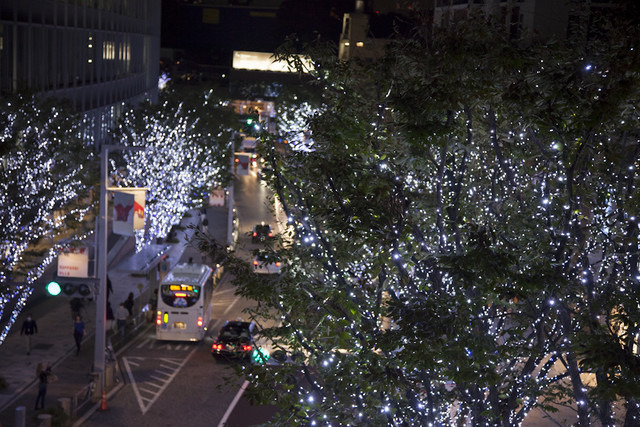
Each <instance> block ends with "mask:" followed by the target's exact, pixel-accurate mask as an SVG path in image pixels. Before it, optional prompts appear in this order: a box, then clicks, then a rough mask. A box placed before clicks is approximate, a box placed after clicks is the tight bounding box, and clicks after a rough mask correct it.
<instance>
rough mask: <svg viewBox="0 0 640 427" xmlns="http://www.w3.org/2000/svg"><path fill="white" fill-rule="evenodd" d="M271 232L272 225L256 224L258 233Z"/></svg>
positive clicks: (266, 233)
mask: <svg viewBox="0 0 640 427" xmlns="http://www.w3.org/2000/svg"><path fill="white" fill-rule="evenodd" d="M270 232H271V227H270V226H268V225H256V233H257V234H258V235H265V236H268V235H269V233H270Z"/></svg>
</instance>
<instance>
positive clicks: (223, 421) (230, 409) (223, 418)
mask: <svg viewBox="0 0 640 427" xmlns="http://www.w3.org/2000/svg"><path fill="white" fill-rule="evenodd" d="M248 385H249V381H245V382H244V383H242V387H240V390H238V392H237V393H236V395H235V397H234V398H233V400H232V401H231V405H229V407H228V408H227V412H225V413H224V415H223V416H222V419H221V420H220V423H219V424H218V427H224V423H226V422H227V419H228V418H229V415H231V412H232V411H233V408H235V407H236V405H237V404H238V401H239V400H240V397H241V396H242V393H244V391H245V389H246V388H247V386H248Z"/></svg>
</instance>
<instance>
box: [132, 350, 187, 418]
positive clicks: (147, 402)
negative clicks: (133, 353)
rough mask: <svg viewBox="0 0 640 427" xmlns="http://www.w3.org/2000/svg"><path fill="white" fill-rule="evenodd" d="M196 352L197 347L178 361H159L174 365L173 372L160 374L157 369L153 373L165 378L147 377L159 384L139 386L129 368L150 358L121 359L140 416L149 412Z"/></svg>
mask: <svg viewBox="0 0 640 427" xmlns="http://www.w3.org/2000/svg"><path fill="white" fill-rule="evenodd" d="M196 350H197V347H195V348H194V349H193V350H192V351H191V352H190V353H189V354H188V355H187V356H186V357H185V358H184V359H178V360H175V359H174V360H172V359H167V358H162V359H160V360H161V361H162V362H169V363H173V364H175V365H176V367H175V368H174V369H173V371H172V372H171V373H170V374H167V373H165V372H162V371H160V370H158V369H156V370H155V371H154V372H155V373H158V374H162V375H167V378H158V377H156V376H153V375H149V377H151V378H153V379H155V380H156V381H158V382H159V383H160V384H154V383H153V382H150V381H149V382H145V383H143V384H140V386H138V383H137V382H136V379H135V377H134V376H133V372H132V370H131V366H138V365H139V364H140V362H142V361H143V360H149V359H151V358H143V357H123V358H122V362H123V363H124V366H125V368H126V370H127V374H128V375H129V380H130V381H131V385H132V386H133V392H134V394H135V395H136V399H137V400H138V405H139V406H140V410H141V411H142V415H144V414H145V413H146V412H147V411H148V410H149V408H150V407H151V405H153V404H154V403H155V401H156V400H157V399H158V398H159V397H160V395H161V394H162V393H163V392H164V390H165V389H166V388H167V386H168V385H169V384H170V383H171V381H173V379H174V378H175V377H176V375H177V374H178V372H180V369H182V367H183V366H184V365H185V364H186V363H187V362H188V361H189V359H190V358H191V356H193V355H194V354H195V352H196ZM130 359H132V360H130ZM143 385H144V386H147V385H153V386H154V387H156V388H158V390H156V391H152V390H149V389H147V388H143ZM142 393H145V394H150V395H151V397H147V396H143V395H142Z"/></svg>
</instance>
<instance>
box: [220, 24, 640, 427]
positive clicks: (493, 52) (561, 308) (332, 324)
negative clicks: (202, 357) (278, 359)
mask: <svg viewBox="0 0 640 427" xmlns="http://www.w3.org/2000/svg"><path fill="white" fill-rule="evenodd" d="M610 28H614V29H615V30H609V31H608V32H605V31H602V32H601V33H599V34H597V36H598V37H595V36H593V37H592V38H590V39H588V40H587V41H584V40H582V41H581V42H580V43H574V42H575V40H569V41H568V42H567V43H564V44H563V43H546V44H543V43H530V44H527V45H526V46H518V45H516V44H514V43H512V42H510V41H508V40H505V39H503V37H502V34H503V31H501V30H495V29H494V28H492V27H491V26H490V25H488V24H487V23H486V22H485V21H470V22H468V23H465V24H460V25H458V26H456V27H455V30H437V31H435V32H434V33H431V32H426V30H424V29H423V27H422V26H419V25H418V26H416V28H415V32H414V35H413V37H411V38H408V39H403V38H399V39H398V40H397V41H395V42H393V44H392V45H391V47H390V49H389V55H387V56H386V57H385V58H383V59H382V60H380V61H379V62H377V63H371V64H359V65H358V64H355V63H354V64H351V66H350V67H345V66H344V65H343V64H340V63H338V62H337V61H336V60H332V59H331V57H327V56H321V57H319V56H318V55H317V54H316V53H315V52H313V51H311V52H310V54H311V55H312V57H313V58H314V59H315V60H316V64H318V67H317V68H316V71H315V73H316V74H315V77H316V80H315V82H316V83H317V84H318V86H319V87H320V88H321V89H323V91H324V105H323V108H322V109H321V110H319V112H318V113H317V114H315V115H314V116H313V117H312V118H311V119H310V121H309V129H310V131H311V135H312V137H313V141H314V145H313V147H314V151H312V152H308V153H300V152H295V151H290V152H287V153H285V154H280V153H279V152H278V151H277V150H267V152H265V153H264V155H265V156H266V158H267V160H268V162H270V164H271V166H272V170H273V171H274V172H273V176H272V178H271V180H270V183H271V185H272V186H273V188H274V190H275V191H276V193H277V195H278V198H279V199H280V202H281V203H282V206H283V208H284V210H285V212H286V215H287V216H288V218H289V223H290V225H291V227H290V230H289V232H291V233H292V236H293V239H294V242H295V243H294V244H292V245H286V244H285V242H286V241H287V239H283V242H282V247H281V248H279V247H278V246H277V245H276V247H275V250H278V252H279V253H280V255H281V256H282V257H284V258H285V259H286V265H287V268H286V269H285V271H284V273H283V274H282V275H281V276H279V277H277V278H276V277H273V278H269V279H263V278H256V277H255V276H253V275H251V274H250V273H249V271H248V270H246V268H247V267H246V266H245V265H244V264H243V263H242V262H240V261H236V262H235V263H233V264H232V268H234V269H235V272H236V284H237V285H238V286H239V291H240V293H241V294H242V295H244V296H247V297H250V298H253V299H256V300H257V301H259V302H260V304H259V305H258V307H257V308H256V309H255V310H253V311H252V314H253V315H255V316H256V319H258V320H259V321H262V322H264V323H265V324H268V323H269V319H270V320H272V321H273V322H275V323H276V324H278V325H279V326H278V327H273V328H266V329H265V330H264V331H263V336H265V337H271V338H272V339H273V341H274V345H275V346H276V347H277V346H281V347H282V348H285V349H287V351H289V352H290V353H293V354H298V356H299V357H297V358H295V360H293V361H290V362H291V363H287V364H284V365H283V366H281V367H279V368H278V369H264V368H262V367H250V368H246V369H244V370H243V373H244V374H245V375H247V376H248V378H250V379H251V381H252V382H253V383H254V384H256V385H265V384H268V385H272V384H278V387H276V388H274V389H273V390H274V391H272V392H268V391H266V390H265V388H264V387H261V388H260V390H259V392H257V393H254V394H253V397H254V398H256V399H259V400H263V401H265V402H270V401H272V400H273V399H275V400H276V401H277V402H278V405H279V406H280V407H282V408H283V409H284V410H283V412H282V414H281V417H282V418H281V421H283V422H286V423H289V424H299V423H312V424H313V423H317V424H321V425H325V424H331V423H339V424H341V425H342V424H352V425H358V424H360V425H364V424H366V425H384V424H401V425H444V424H450V423H453V422H455V423H462V424H464V423H465V422H468V423H469V424H470V425H487V426H495V425H502V426H513V425H518V424H519V423H521V422H522V420H523V419H524V418H525V417H526V416H527V414H528V413H529V412H530V411H531V410H532V409H533V408H534V407H536V406H539V405H545V407H546V408H548V409H550V410H551V409H553V408H554V405H562V404H566V405H572V406H573V407H574V408H576V410H577V419H576V423H577V424H578V425H582V426H585V425H588V424H589V422H590V419H591V418H598V419H599V420H600V422H602V423H603V424H604V425H612V424H613V423H614V419H616V415H618V416H620V415H621V414H615V413H614V409H613V408H614V404H615V403H616V402H622V403H623V405H624V406H625V407H624V408H623V409H624V411H623V412H624V414H623V415H624V416H626V419H625V424H626V425H628V426H632V425H637V424H638V414H639V411H638V402H637V399H638V397H639V396H640V388H639V386H638V383H637V381H636V379H637V378H638V377H640V358H639V356H638V345H639V344H640V343H639V336H638V333H639V329H638V325H640V310H639V309H638V308H639V307H638V302H639V301H640V285H639V284H638V282H639V279H640V278H639V277H638V256H637V252H638V223H637V216H638V212H637V210H638V206H640V205H639V204H638V192H637V190H636V186H637V181H638V179H639V177H638V174H637V162H638V159H639V156H640V144H639V140H638V138H639V137H640V128H639V126H638V124H639V117H640V116H639V115H638V110H637V108H638V99H640V97H639V95H640V85H639V84H640V82H639V81H638V77H639V75H638V69H639V68H638V65H639V64H640V57H639V56H638V52H637V48H636V47H637V46H638V41H639V40H638V34H640V33H639V32H638V31H637V30H638V28H635V27H627V26H625V24H624V23H623V22H622V21H620V22H616V25H613V26H611V27H610ZM264 139H265V140H267V139H268V136H267V135H265V136H264ZM263 146H265V147H268V146H269V144H263ZM264 319H268V320H264ZM273 322H271V323H273ZM292 408H294V409H292ZM618 418H619V417H618Z"/></svg>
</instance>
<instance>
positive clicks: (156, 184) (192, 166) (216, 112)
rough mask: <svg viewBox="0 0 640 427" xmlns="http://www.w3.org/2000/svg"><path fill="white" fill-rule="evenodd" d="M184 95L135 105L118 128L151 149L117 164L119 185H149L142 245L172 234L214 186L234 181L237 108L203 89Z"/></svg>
mask: <svg viewBox="0 0 640 427" xmlns="http://www.w3.org/2000/svg"><path fill="white" fill-rule="evenodd" d="M181 95H184V93H182V94H181ZM184 98H185V97H184V96H180V99H178V95H177V94H176V93H175V92H172V93H167V94H164V95H163V99H162V100H161V102H160V103H159V104H158V105H148V106H141V107H139V108H131V109H129V110H128V111H127V112H126V114H124V116H123V117H122V119H121V122H120V125H119V127H118V128H117V129H115V130H114V139H117V140H119V141H121V143H123V144H125V145H130V146H139V147H146V150H145V151H138V152H125V153H123V154H122V156H121V157H122V159H121V161H118V160H117V159H116V160H114V162H113V164H114V169H117V170H116V171H115V175H116V177H117V180H118V181H119V185H121V186H134V187H146V188H148V195H147V206H146V209H145V210H146V215H145V217H146V221H147V223H148V226H147V227H146V229H145V230H144V231H142V232H140V235H139V236H138V239H137V240H138V246H139V247H141V246H144V245H146V244H148V243H149V242H151V241H153V240H154V239H155V238H157V237H165V236H167V235H168V234H169V232H170V230H171V227H172V226H174V225H177V224H179V223H180V220H181V219H182V217H183V216H184V214H185V213H186V212H187V211H188V210H190V209H193V208H198V207H201V206H202V204H203V202H205V201H206V200H207V197H208V194H209V191H210V190H211V188H213V187H217V186H222V185H226V183H227V182H228V180H229V172H228V165H229V162H230V156H231V153H232V147H231V146H230V142H229V141H230V140H231V132H232V129H233V128H232V124H233V123H234V122H235V116H234V115H233V112H232V111H231V110H230V109H229V108H228V107H226V106H224V105H222V104H221V101H220V100H218V99H215V98H214V97H213V95H212V92H210V91H206V90H203V89H202V88H201V90H199V91H197V93H191V96H190V97H187V98H188V99H186V100H184Z"/></svg>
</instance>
